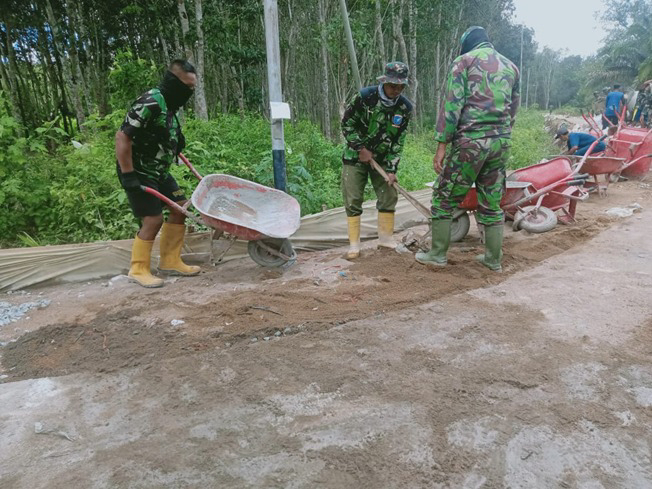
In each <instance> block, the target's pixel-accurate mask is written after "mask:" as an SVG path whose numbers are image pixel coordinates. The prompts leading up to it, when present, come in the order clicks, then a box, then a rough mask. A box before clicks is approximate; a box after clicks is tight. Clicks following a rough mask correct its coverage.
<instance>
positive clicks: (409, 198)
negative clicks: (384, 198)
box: [369, 158, 432, 220]
mask: <svg viewBox="0 0 652 489" xmlns="http://www.w3.org/2000/svg"><path fill="white" fill-rule="evenodd" d="M369 163H370V164H371V167H372V168H373V169H374V170H376V171H377V172H378V173H380V176H381V177H383V178H384V179H385V181H386V182H387V183H389V177H388V176H387V172H386V171H385V170H383V169H382V167H381V166H380V165H379V164H378V163H376V160H374V159H373V158H372V159H371V160H370V161H369ZM392 187H394V188H395V189H396V191H397V192H398V193H399V194H401V195H402V196H403V197H405V199H406V200H407V201H408V202H409V203H410V204H412V205H413V206H414V207H415V208H416V210H418V211H419V212H420V213H421V214H423V216H424V217H425V218H426V219H429V220H430V219H432V214H431V212H430V209H428V208H427V207H426V206H424V205H423V204H422V203H421V202H419V201H418V200H417V199H415V198H414V197H412V196H411V195H410V194H409V193H408V191H407V190H405V189H404V188H403V187H401V186H400V185H399V184H398V183H397V182H394V183H393V184H392Z"/></svg>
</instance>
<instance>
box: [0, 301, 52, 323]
mask: <svg viewBox="0 0 652 489" xmlns="http://www.w3.org/2000/svg"><path fill="white" fill-rule="evenodd" d="M49 305H50V300H49V299H39V300H37V301H34V302H24V303H22V304H10V303H9V302H3V301H0V326H5V325H7V324H9V323H13V322H16V321H18V320H19V319H20V318H22V317H23V316H24V315H25V314H26V313H27V311H30V310H31V309H43V308H44V307H47V306H49Z"/></svg>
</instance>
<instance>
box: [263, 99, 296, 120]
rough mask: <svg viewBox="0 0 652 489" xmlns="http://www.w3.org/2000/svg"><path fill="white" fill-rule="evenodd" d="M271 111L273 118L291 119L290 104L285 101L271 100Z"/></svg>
mask: <svg viewBox="0 0 652 489" xmlns="http://www.w3.org/2000/svg"><path fill="white" fill-rule="evenodd" d="M269 106H270V112H271V117H272V119H291V118H292V117H291V116H290V105H289V104H287V103H285V102H270V103H269Z"/></svg>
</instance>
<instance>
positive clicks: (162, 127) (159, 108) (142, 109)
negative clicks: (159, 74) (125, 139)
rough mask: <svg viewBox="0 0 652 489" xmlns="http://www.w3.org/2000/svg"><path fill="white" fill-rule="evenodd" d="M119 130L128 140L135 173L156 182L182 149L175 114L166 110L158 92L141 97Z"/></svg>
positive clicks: (153, 90)
mask: <svg viewBox="0 0 652 489" xmlns="http://www.w3.org/2000/svg"><path fill="white" fill-rule="evenodd" d="M120 130H121V131H122V132H124V133H125V134H126V135H127V136H129V137H130V138H131V141H132V143H133V144H132V155H133V163H134V169H135V170H136V172H137V173H139V174H141V175H142V176H144V177H147V178H153V179H159V178H161V176H163V175H165V174H166V173H167V172H168V171H169V169H170V165H171V164H172V163H174V162H175V161H176V158H177V155H178V154H179V152H180V151H181V150H182V149H183V148H182V147H181V145H180V141H182V140H183V136H182V134H181V126H180V125H179V119H177V116H176V112H171V111H168V110H167V105H166V103H165V99H164V98H163V95H162V94H161V91H160V90H159V89H158V88H153V89H152V90H150V91H149V92H146V93H144V94H142V95H141V96H140V97H139V98H138V99H137V100H136V101H135V102H134V103H133V104H132V106H131V108H130V109H129V111H128V112H127V116H126V117H125V120H124V122H123V123H122V125H121V126H120Z"/></svg>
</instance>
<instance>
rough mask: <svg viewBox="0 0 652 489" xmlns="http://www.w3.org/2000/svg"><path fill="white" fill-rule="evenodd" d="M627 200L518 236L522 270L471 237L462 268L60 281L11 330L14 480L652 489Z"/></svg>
mask: <svg viewBox="0 0 652 489" xmlns="http://www.w3.org/2000/svg"><path fill="white" fill-rule="evenodd" d="M609 193H610V195H609V197H608V198H607V199H598V198H597V197H595V196H593V197H592V198H591V200H590V201H589V202H587V203H584V204H580V205H579V210H578V223H577V224H575V225H573V226H559V227H558V228H557V229H555V230H554V231H552V232H550V233H546V234H544V235H525V234H523V233H511V232H509V231H507V232H506V237H507V239H506V246H505V252H506V256H505V262H504V268H505V272H504V273H503V274H495V273H491V272H489V271H487V270H485V269H483V268H482V267H480V266H479V265H477V264H475V263H474V261H473V256H474V255H475V254H476V253H477V252H478V251H479V250H480V246H479V243H478V239H477V235H471V236H469V237H468V238H467V239H465V241H463V242H462V243H460V244H459V245H457V246H456V247H455V248H454V249H453V251H452V253H451V256H450V261H451V266H449V267H447V268H446V269H443V270H431V269H428V268H426V267H422V266H419V265H417V264H416V263H415V262H414V260H413V257H412V255H399V254H395V253H390V252H380V251H379V252H377V251H371V250H366V253H364V255H363V258H362V259H361V260H358V261H356V262H355V263H350V262H347V261H346V260H343V259H342V258H341V254H340V253H339V252H336V251H333V252H321V253H313V254H304V255H301V256H300V260H299V263H298V265H297V266H295V267H294V268H293V269H291V270H289V271H286V272H285V273H280V272H269V271H263V270H261V269H259V268H257V267H256V266H255V265H253V264H252V263H251V262H249V261H240V262H238V263H230V264H227V265H223V266H220V267H217V268H215V269H210V270H207V271H206V272H205V273H203V274H202V275H201V276H200V277H198V278H188V279H179V280H178V281H176V282H174V283H168V284H167V285H166V287H165V288H163V289H160V290H143V289H139V288H137V287H136V286H135V285H132V284H126V283H123V284H116V285H112V286H110V287H107V286H105V285H106V282H97V283H93V284H91V285H86V284H79V285H72V286H66V287H53V288H47V289H43V290H42V292H43V294H44V296H46V297H48V298H50V299H52V301H53V302H52V305H50V306H49V307H48V308H46V309H43V310H40V311H34V312H33V314H31V318H30V319H29V320H23V321H20V322H18V323H13V324H12V325H9V326H5V327H4V328H1V329H0V341H8V340H12V339H14V340H16V341H14V342H11V343H8V344H7V346H5V347H4V348H2V350H1V352H0V353H1V355H2V366H3V371H2V372H0V373H2V374H4V375H7V376H8V377H7V378H6V379H5V383H4V384H2V385H0V430H1V431H2V433H3V443H2V445H0V487H11V488H30V489H31V488H37V487H56V488H58V487H61V488H68V487H97V488H105V487H106V488H109V487H111V488H114V487H117V488H122V487H125V488H127V487H138V488H141V487H202V488H204V487H228V488H231V487H233V488H240V487H243V488H244V487H265V488H268V487H279V488H281V487H283V488H285V487H288V488H289V487H295V488H312V487H324V488H348V487H361V488H374V489H375V488H386V487H387V488H394V487H396V488H399V487H400V488H423V487H428V488H430V487H433V488H435V487H436V488H439V487H441V488H445V487H446V488H447V487H451V488H452V487H465V488H466V487H468V488H476V487H478V488H479V487H485V488H500V487H511V488H519V487H523V488H525V487H528V488H529V487H537V488H538V487H551V488H553V487H554V488H556V487H568V488H575V487H576V488H589V487H590V488H598V487H604V488H614V487H623V488H639V487H641V488H644V487H652V470H651V469H650V467H651V465H650V457H651V449H652V446H651V442H650V440H652V436H651V435H652V433H651V431H652V428H650V426H652V424H651V423H650V422H651V421H652V413H651V411H650V408H651V407H652V363H651V362H650V358H651V356H650V354H652V347H651V346H650V344H651V340H652V307H651V304H652V300H651V298H650V294H651V292H652V245H651V244H650V239H649V237H650V229H652V210H651V209H652V190H650V189H649V188H648V187H645V186H641V185H640V184H638V183H620V184H618V185H613V186H612V187H611V188H610V189H609ZM632 202H638V203H640V204H641V205H642V206H643V212H642V213H637V214H635V215H634V216H633V217H631V218H627V219H622V220H612V219H609V218H606V217H605V216H604V210H605V209H606V208H609V207H613V206H615V205H621V206H624V205H627V204H630V203H632ZM12 300H14V301H18V300H20V298H19V297H14V298H13V299H12ZM172 319H180V320H183V321H185V323H184V324H181V325H177V326H172V325H171V324H170V321H171V320H172ZM254 338H255V340H254ZM37 422H39V423H42V425H43V426H44V429H46V430H54V432H53V433H49V434H36V433H35V428H34V426H35V425H34V423H37ZM61 433H65V434H66V435H68V436H69V437H70V438H71V439H72V440H73V441H70V440H68V439H67V438H65V437H64V436H63V435H62V434H61Z"/></svg>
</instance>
